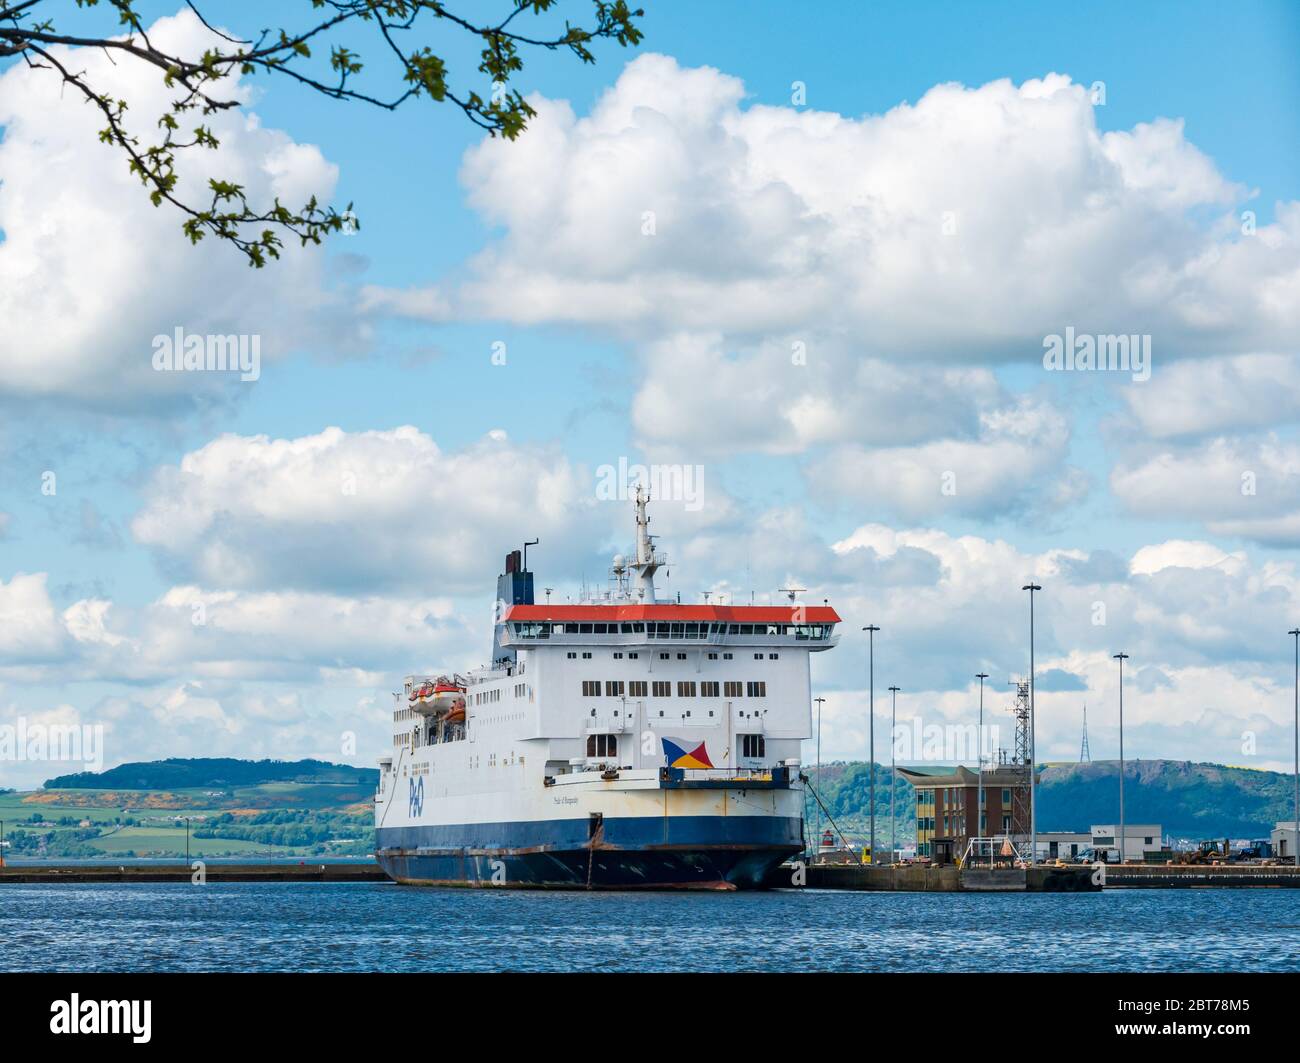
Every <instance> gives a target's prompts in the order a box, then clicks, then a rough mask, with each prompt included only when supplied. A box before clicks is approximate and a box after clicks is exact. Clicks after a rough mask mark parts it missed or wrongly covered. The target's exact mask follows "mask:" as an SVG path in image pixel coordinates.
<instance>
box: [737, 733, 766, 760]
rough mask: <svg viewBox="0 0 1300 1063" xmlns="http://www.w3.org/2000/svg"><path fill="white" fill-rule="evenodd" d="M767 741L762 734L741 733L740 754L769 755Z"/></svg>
mask: <svg viewBox="0 0 1300 1063" xmlns="http://www.w3.org/2000/svg"><path fill="white" fill-rule="evenodd" d="M766 746H767V743H766V742H764V741H763V736H762V735H741V736H740V755H741V756H742V757H751V758H752V757H765V756H767V748H766Z"/></svg>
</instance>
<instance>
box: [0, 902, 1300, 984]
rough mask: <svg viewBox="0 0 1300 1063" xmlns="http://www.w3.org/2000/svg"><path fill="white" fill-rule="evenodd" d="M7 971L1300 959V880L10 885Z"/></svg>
mask: <svg viewBox="0 0 1300 1063" xmlns="http://www.w3.org/2000/svg"><path fill="white" fill-rule="evenodd" d="M0 969H3V970H6V971H66V972H81V971H85V972H92V971H394V972H410V971H457V972H459V971H556V972H565V971H725V972H734V971H985V972H992V971H1297V970H1300V892H1298V891H1293V890H1249V889H1215V890H1186V889H1184V890H1107V891H1105V892H1103V893H1095V894H1016V895H983V894H952V893H949V894H924V893H844V892H835V891H777V892H771V893H739V894H735V893H732V894H714V893H634V892H629V893H583V892H573V893H568V892H560V893H533V892H512V891H488V890H434V889H424V888H414V887H410V888H408V887H401V886H396V885H392V884H390V883H253V884H241V883H229V884H223V883H209V884H208V885H205V886H192V885H188V884H170V883H165V884H157V885H152V884H129V885H116V884H83V885H65V884H57V885H31V886H25V885H16V884H9V885H6V886H4V887H3V892H0Z"/></svg>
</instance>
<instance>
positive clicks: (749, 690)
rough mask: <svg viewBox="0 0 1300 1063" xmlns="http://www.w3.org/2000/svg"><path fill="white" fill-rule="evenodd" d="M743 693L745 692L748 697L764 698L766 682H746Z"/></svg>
mask: <svg viewBox="0 0 1300 1063" xmlns="http://www.w3.org/2000/svg"><path fill="white" fill-rule="evenodd" d="M745 693H746V695H747V696H748V697H751V698H765V697H767V684H766V683H748V684H746V691H745Z"/></svg>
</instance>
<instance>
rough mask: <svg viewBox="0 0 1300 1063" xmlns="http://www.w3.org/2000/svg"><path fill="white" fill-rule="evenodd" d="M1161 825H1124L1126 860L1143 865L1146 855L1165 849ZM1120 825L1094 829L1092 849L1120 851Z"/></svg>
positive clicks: (1109, 824) (1110, 824)
mask: <svg viewBox="0 0 1300 1063" xmlns="http://www.w3.org/2000/svg"><path fill="white" fill-rule="evenodd" d="M1162 838H1163V835H1162V834H1161V832H1160V824H1159V823H1126V824H1125V825H1124V859H1125V860H1126V861H1129V860H1132V861H1135V862H1137V863H1141V862H1142V860H1143V859H1144V856H1145V854H1146V853H1156V852H1159V851H1160V850H1161V849H1162V848H1164V844H1163V842H1162ZM1119 844H1120V842H1119V824H1118V823H1106V824H1102V825H1101V826H1096V825H1094V826H1093V828H1092V847H1093V848H1094V849H1110V850H1114V851H1116V852H1118V851H1119Z"/></svg>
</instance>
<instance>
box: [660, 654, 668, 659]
mask: <svg viewBox="0 0 1300 1063" xmlns="http://www.w3.org/2000/svg"><path fill="white" fill-rule="evenodd" d="M659 659H660V660H661V661H666V660H668V654H666V653H661V654H660V655H659Z"/></svg>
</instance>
